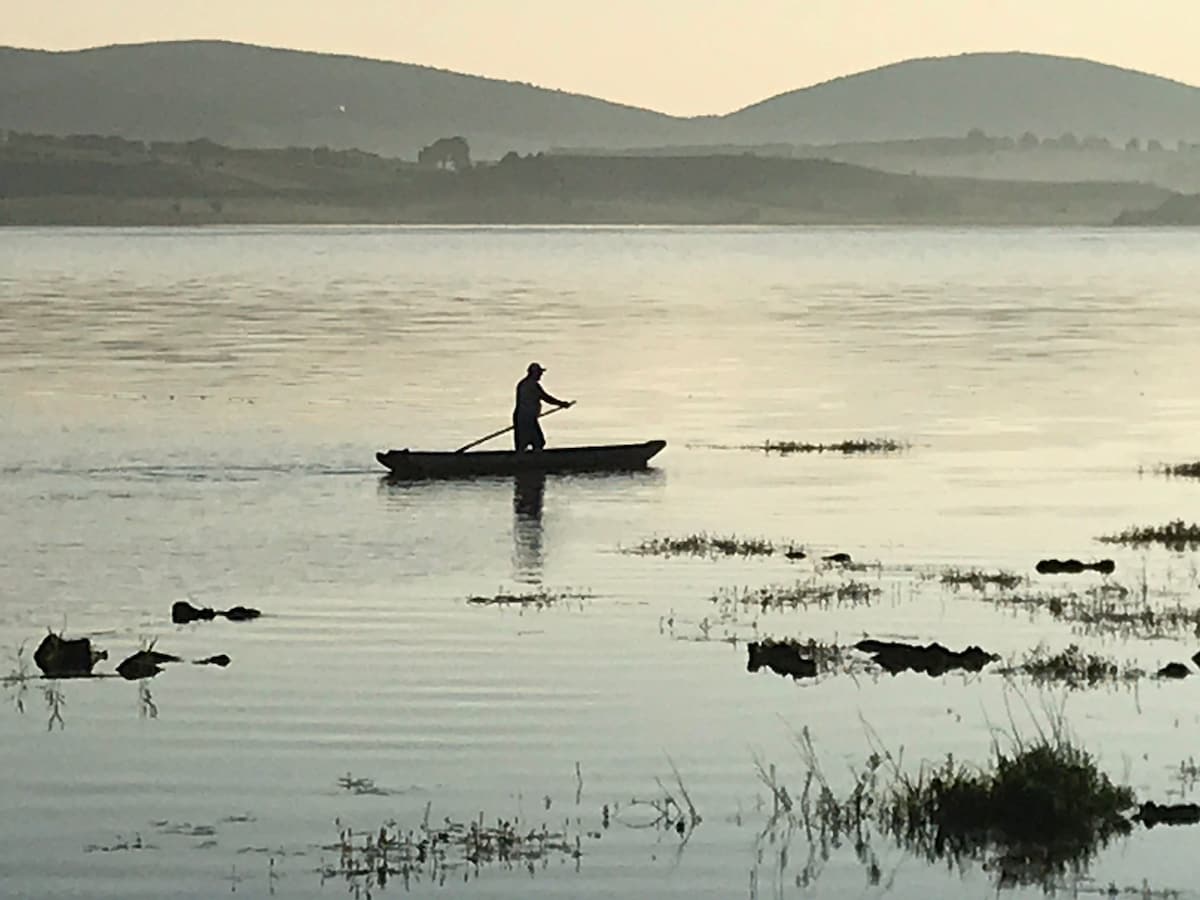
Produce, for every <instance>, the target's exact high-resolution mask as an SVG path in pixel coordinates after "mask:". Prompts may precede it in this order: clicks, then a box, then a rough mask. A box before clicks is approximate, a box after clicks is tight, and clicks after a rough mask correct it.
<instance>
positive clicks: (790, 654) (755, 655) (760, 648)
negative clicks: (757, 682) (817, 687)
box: [746, 638, 817, 678]
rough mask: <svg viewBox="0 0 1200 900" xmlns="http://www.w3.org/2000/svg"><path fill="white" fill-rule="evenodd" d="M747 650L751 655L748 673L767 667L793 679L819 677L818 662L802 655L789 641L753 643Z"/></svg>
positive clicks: (748, 661) (747, 664)
mask: <svg viewBox="0 0 1200 900" xmlns="http://www.w3.org/2000/svg"><path fill="white" fill-rule="evenodd" d="M746 650H747V652H748V654H749V659H748V660H747V662H746V669H747V671H750V672H757V671H758V670H759V669H761V668H762V667H764V666H766V667H767V668H768V669H770V670H771V671H772V672H775V673H776V674H779V675H790V676H791V677H792V678H815V677H816V676H817V663H816V660H813V659H809V658H808V657H806V656H803V655H801V653H800V650H799V648H798V647H797V645H795V644H793V643H791V642H789V641H773V640H771V639H770V638H768V639H767V640H765V641H762V642H761V643H760V642H758V641H751V642H750V643H749V644H748V645H747V646H746Z"/></svg>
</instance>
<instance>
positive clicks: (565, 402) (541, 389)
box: [538, 384, 571, 406]
mask: <svg viewBox="0 0 1200 900" xmlns="http://www.w3.org/2000/svg"><path fill="white" fill-rule="evenodd" d="M538 397H539V398H541V399H542V400H545V401H546V402H547V403H553V404H554V405H555V406H570V405H571V401H569V400H559V399H558V398H557V397H552V396H551V395H550V394H549V393H548V392H547V391H546V389H545V388H544V387H542V386H541V385H540V384H539V385H538Z"/></svg>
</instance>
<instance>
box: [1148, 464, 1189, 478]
mask: <svg viewBox="0 0 1200 900" xmlns="http://www.w3.org/2000/svg"><path fill="white" fill-rule="evenodd" d="M1154 471H1156V472H1158V473H1160V474H1162V475H1172V476H1175V477H1176V478H1200V462H1189V463H1162V464H1160V465H1159V466H1158V467H1157V468H1155V470H1154Z"/></svg>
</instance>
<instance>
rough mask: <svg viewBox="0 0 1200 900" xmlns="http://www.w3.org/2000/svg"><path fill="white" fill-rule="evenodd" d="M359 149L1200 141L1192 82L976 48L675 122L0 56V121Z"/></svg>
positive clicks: (318, 79)
mask: <svg viewBox="0 0 1200 900" xmlns="http://www.w3.org/2000/svg"><path fill="white" fill-rule="evenodd" d="M4 129H7V130H12V131H21V132H40V133H48V134H59V135H62V134H87V133H94V134H111V135H121V136H124V137H127V138H135V139H142V140H165V141H180V140H191V139H195V138H207V139H210V140H213V141H216V142H218V143H222V144H227V145H230V146H241V147H286V146H309V147H312V146H328V147H332V148H352V147H353V148H359V149H362V150H368V151H371V152H375V153H381V154H387V155H393V156H398V157H402V158H407V159H412V158H414V157H415V156H416V153H417V150H418V149H419V148H420V147H422V146H423V145H425V144H428V143H430V142H431V141H433V140H434V139H436V138H438V137H441V136H444V135H452V134H461V135H463V136H465V137H466V138H467V139H468V141H469V142H470V144H471V148H472V151H473V153H474V155H475V156H476V157H477V158H485V159H487V158H491V159H497V158H499V157H500V156H502V155H503V154H504V153H506V152H508V151H509V150H515V151H518V152H522V153H528V152H533V151H537V150H544V149H550V148H552V147H589V148H611V149H620V148H628V147H649V146H666V145H686V146H692V147H696V146H699V147H703V146H705V145H717V144H720V145H725V146H730V145H734V146H738V145H741V146H754V145H763V144H769V143H781V142H782V143H792V144H814V143H822V142H853V141H860V142H861V141H886V140H901V139H911V138H920V137H933V136H962V135H964V134H966V133H967V132H968V131H969V130H971V129H982V130H983V131H985V132H987V133H988V134H994V135H1009V136H1012V137H1017V136H1019V135H1021V134H1023V133H1024V132H1027V131H1028V132H1033V133H1035V134H1037V135H1039V136H1041V137H1057V136H1060V135H1062V134H1064V133H1068V132H1069V133H1072V134H1073V135H1076V136H1077V137H1078V138H1080V139H1083V138H1085V137H1088V136H1096V137H1103V138H1107V139H1108V140H1110V141H1112V142H1114V143H1119V144H1123V143H1124V142H1125V141H1127V140H1128V139H1129V138H1134V137H1136V138H1138V139H1140V140H1141V141H1143V142H1145V141H1148V140H1151V139H1155V140H1159V141H1162V142H1163V143H1164V144H1168V143H1169V144H1171V145H1174V144H1175V142H1177V141H1180V140H1183V141H1187V142H1195V141H1200V88H1196V87H1191V86H1189V85H1185V84H1181V83H1178V82H1174V81H1170V80H1168V79H1165V78H1160V77H1157V76H1153V75H1147V74H1144V73H1140V72H1134V71H1130V70H1126V69H1120V68H1117V67H1114V66H1108V65H1104V64H1101V63H1097V62H1091V61H1087V60H1079V59H1068V58H1063V57H1053V56H1043V55H1038V54H1031V53H976V54H964V55H961V56H954V57H942V58H935V59H921V60H910V61H907V62H901V63H896V64H893V65H889V66H884V67H882V68H879V69H874V70H871V71H868V72H863V73H859V74H854V75H847V76H845V77H842V78H837V79H834V80H832V81H829V82H825V83H822V84H819V85H814V86H812V87H807V88H802V89H799V90H795V91H791V92H788V93H785V94H781V95H779V96H776V97H772V98H769V99H766V100H763V101H762V102H760V103H756V104H754V105H752V106H748V107H746V108H744V109H741V110H738V111H736V112H733V113H730V114H728V115H722V116H705V117H699V118H692V119H687V118H679V117H674V116H669V115H665V114H663V113H658V112H653V111H650V110H645V109H638V108H636V107H630V106H624V105H620V104H616V103H610V102H608V101H605V100H601V99H597V98H594V97H585V96H581V95H577V94H569V93H565V92H561V91H555V90H550V89H546V88H540V87H535V86H532V85H527V84H519V83H515V82H505V81H498V80H495V79H489V78H483V77H478V76H471V75H462V74H458V73H454V72H448V71H443V70H439V69H432V68H428V67H423V66H416V65H410V64H406V63H397V62H382V61H377V60H367V59H360V58H356V57H349V56H335V55H329V54H319V53H310V52H302V51H294V50H281V49H271V48H266V47H258V46H252V45H246V44H235V43H229V42H221V41H178V42H161V43H150V44H136V45H119V46H112V47H103V48H96V49H91V50H82V51H71V52H47V51H35V50H21V49H14V48H0V130H4Z"/></svg>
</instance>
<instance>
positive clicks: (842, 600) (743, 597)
mask: <svg viewBox="0 0 1200 900" xmlns="http://www.w3.org/2000/svg"><path fill="white" fill-rule="evenodd" d="M880 593H882V591H881V590H880V588H878V587H875V586H873V585H870V584H867V583H866V582H864V581H854V580H850V581H845V582H842V583H840V584H827V583H822V582H818V581H797V582H796V583H795V584H772V585H767V586H766V587H760V588H755V589H753V590H751V589H750V588H736V589H732V590H730V589H722V590H720V591H719V592H718V593H717V594H716V595H715V596H713V597H710V598H709V600H710V601H711V602H712V603H716V604H718V605H720V606H726V605H734V604H736V605H738V606H757V607H758V608H760V609H761V610H763V611H764V612H766V611H767V610H779V609H799V608H804V609H807V608H808V607H810V606H815V607H817V608H820V609H829V608H831V607H835V606H866V605H869V604H871V603H872V602H874V601H875V599H876V598H877V597H878V596H879V595H880Z"/></svg>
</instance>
